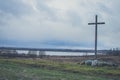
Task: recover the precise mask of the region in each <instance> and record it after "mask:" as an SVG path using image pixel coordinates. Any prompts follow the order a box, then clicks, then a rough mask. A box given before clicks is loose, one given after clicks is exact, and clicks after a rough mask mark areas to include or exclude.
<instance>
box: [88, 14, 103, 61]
mask: <svg viewBox="0 0 120 80" xmlns="http://www.w3.org/2000/svg"><path fill="white" fill-rule="evenodd" d="M99 24H105V22H98V16H97V15H96V16H95V23H88V25H95V59H97V26H98V25H99Z"/></svg>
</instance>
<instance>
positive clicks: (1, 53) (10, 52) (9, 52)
mask: <svg viewBox="0 0 120 80" xmlns="http://www.w3.org/2000/svg"><path fill="white" fill-rule="evenodd" d="M0 56H1V57H6V58H15V57H21V58H22V57H23V58H44V57H46V54H45V52H44V51H39V54H37V53H36V51H29V52H28V53H27V54H25V53H18V52H17V51H16V50H0Z"/></svg>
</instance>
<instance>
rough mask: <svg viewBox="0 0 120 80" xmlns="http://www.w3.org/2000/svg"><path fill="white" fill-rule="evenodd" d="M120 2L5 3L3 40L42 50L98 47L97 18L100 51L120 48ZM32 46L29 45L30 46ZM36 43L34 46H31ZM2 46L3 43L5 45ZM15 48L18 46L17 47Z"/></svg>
mask: <svg viewBox="0 0 120 80" xmlns="http://www.w3.org/2000/svg"><path fill="white" fill-rule="evenodd" d="M119 2H120V1H119V0H116V1H114V0H112V1H109V0H104V1H102V0H44V1H43V0H17V1H16V0H9V1H5V0H1V1H0V39H1V40H3V41H4V40H6V43H4V44H5V45H7V42H9V45H10V42H11V43H13V42H12V41H16V43H17V42H18V43H19V44H17V46H20V44H23V43H24V42H26V43H24V44H26V45H34V44H36V47H39V45H37V44H40V45H42V46H46V47H48V46H55V47H56V46H57V47H60V46H63V47H64V46H68V47H69V46H73V47H78V46H79V47H94V26H88V22H94V21H95V20H94V16H95V15H96V14H98V16H99V21H105V22H106V24H105V25H102V26H99V32H98V34H99V36H98V43H99V45H98V46H99V47H100V48H112V47H120V46H119V45H120V42H119V40H120V38H119V36H120V32H119V29H120V27H119V25H120V23H119V17H120V15H119V12H120V10H119ZM27 42H28V43H27ZM30 43H32V44H30ZM1 44H2V43H1ZM13 45H15V44H13ZM34 46H35V45H34Z"/></svg>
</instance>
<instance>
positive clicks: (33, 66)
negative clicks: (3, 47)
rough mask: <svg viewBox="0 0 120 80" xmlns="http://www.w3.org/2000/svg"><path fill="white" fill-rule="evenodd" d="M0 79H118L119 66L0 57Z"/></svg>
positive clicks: (119, 75)
mask: <svg viewBox="0 0 120 80" xmlns="http://www.w3.org/2000/svg"><path fill="white" fill-rule="evenodd" d="M0 80H120V67H91V66H85V65H80V64H77V63H75V62H70V61H67V62H66V61H64V62H63V61H59V60H54V59H30V58H29V59H23V58H22V59H20V58H15V59H4V58H1V59H0Z"/></svg>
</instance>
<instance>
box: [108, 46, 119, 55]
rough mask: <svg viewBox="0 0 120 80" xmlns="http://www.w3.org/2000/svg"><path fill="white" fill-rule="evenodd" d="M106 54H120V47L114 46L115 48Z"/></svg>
mask: <svg viewBox="0 0 120 80" xmlns="http://www.w3.org/2000/svg"><path fill="white" fill-rule="evenodd" d="M106 55H112V56H120V49H119V48H113V49H111V50H109V51H107V52H106Z"/></svg>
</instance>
